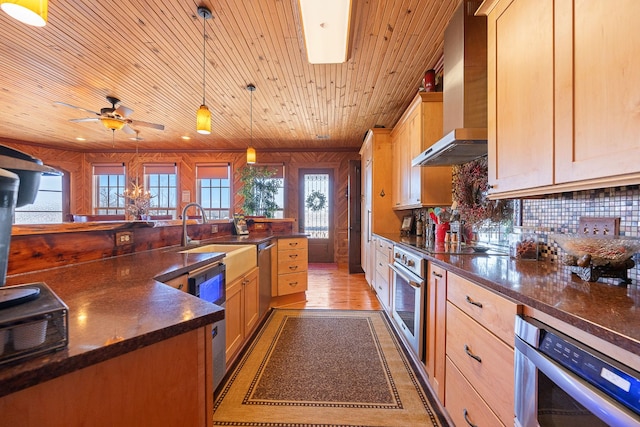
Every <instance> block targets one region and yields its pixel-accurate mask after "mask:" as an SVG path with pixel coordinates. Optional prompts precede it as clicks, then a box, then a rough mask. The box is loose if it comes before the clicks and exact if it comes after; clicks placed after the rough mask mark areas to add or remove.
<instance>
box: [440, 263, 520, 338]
mask: <svg viewBox="0 0 640 427" xmlns="http://www.w3.org/2000/svg"><path fill="white" fill-rule="evenodd" d="M447 280H448V282H447V283H448V286H447V299H448V300H449V301H451V302H452V303H453V304H455V305H456V306H458V308H459V309H460V310H462V311H464V312H465V313H467V314H468V315H469V316H471V317H472V318H473V319H474V320H476V321H477V322H478V323H480V324H481V325H483V326H484V327H485V328H487V329H489V330H490V331H491V332H493V333H494V334H495V335H496V336H498V338H500V339H501V340H502V341H504V342H506V343H507V344H509V345H510V346H511V347H513V346H514V323H515V316H516V314H518V313H520V311H521V310H522V306H521V305H519V304H516V303H515V302H513V301H510V300H508V299H506V298H504V297H501V296H500V295H498V294H496V293H494V292H491V291H489V290H487V289H485V288H483V287H481V286H480V285H476V284H475V283H472V282H470V281H468V280H466V279H463V278H462V277H460V276H457V275H455V274H451V273H449V275H448V279H447Z"/></svg>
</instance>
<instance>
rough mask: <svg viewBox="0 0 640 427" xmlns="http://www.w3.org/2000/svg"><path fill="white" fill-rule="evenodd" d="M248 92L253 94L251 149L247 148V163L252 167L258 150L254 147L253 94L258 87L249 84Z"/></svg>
mask: <svg viewBox="0 0 640 427" xmlns="http://www.w3.org/2000/svg"><path fill="white" fill-rule="evenodd" d="M247 90H248V91H249V92H251V113H250V115H249V120H250V123H251V139H250V140H249V148H247V163H248V164H250V165H252V164H254V163H255V162H256V149H255V148H253V147H252V145H253V92H255V91H256V87H255V86H254V85H252V84H248V85H247Z"/></svg>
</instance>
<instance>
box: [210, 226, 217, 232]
mask: <svg viewBox="0 0 640 427" xmlns="http://www.w3.org/2000/svg"><path fill="white" fill-rule="evenodd" d="M211 232H212V233H217V232H218V224H213V225H212V226H211Z"/></svg>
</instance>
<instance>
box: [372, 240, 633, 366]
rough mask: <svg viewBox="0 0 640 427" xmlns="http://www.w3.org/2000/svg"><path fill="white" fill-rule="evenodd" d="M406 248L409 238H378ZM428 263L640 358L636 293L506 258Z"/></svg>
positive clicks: (447, 257)
mask: <svg viewBox="0 0 640 427" xmlns="http://www.w3.org/2000/svg"><path fill="white" fill-rule="evenodd" d="M380 237H383V238H385V239H387V240H391V241H392V242H395V243H400V244H403V245H405V246H406V247H408V248H410V249H413V250H417V249H416V248H415V247H413V246H411V245H410V243H411V242H412V239H411V238H407V237H400V236H399V235H392V234H381V235H380ZM418 251H419V252H421V253H422V254H423V255H424V257H425V258H426V259H427V260H430V261H433V262H434V263H437V264H440V265H442V266H444V267H445V268H446V269H447V270H449V271H451V272H453V273H456V274H458V275H460V276H462V277H465V278H467V279H469V280H472V281H474V282H476V283H478V284H480V285H482V286H485V287H486V288H489V289H491V290H493V291H495V292H497V293H500V294H503V295H505V296H508V297H510V298H512V299H513V300H515V301H518V302H520V303H522V304H524V305H527V306H529V307H532V308H534V309H537V310H540V311H542V312H544V313H547V314H549V315H551V316H553V317H555V318H557V319H559V320H562V321H564V322H566V323H568V324H570V325H573V326H575V327H577V328H580V329H582V330H584V331H586V332H588V333H590V334H592V335H594V336H596V337H599V338H601V339H603V340H605V341H608V342H610V343H612V344H614V345H616V346H618V347H621V348H624V349H625V350H628V351H630V352H632V353H634V354H638V355H640V289H638V285H637V284H632V285H629V286H627V287H623V286H615V285H608V284H605V283H600V282H587V281H584V280H582V279H580V278H578V277H577V276H576V275H574V274H571V272H570V271H569V269H568V268H566V267H565V266H563V265H559V264H556V263H551V262H544V261H518V260H515V259H512V258H510V257H509V256H495V255H453V254H435V253H431V252H429V251H428V250H419V249H418Z"/></svg>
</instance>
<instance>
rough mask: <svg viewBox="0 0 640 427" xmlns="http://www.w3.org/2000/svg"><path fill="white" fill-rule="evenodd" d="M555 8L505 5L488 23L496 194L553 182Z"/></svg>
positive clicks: (524, 1)
mask: <svg viewBox="0 0 640 427" xmlns="http://www.w3.org/2000/svg"><path fill="white" fill-rule="evenodd" d="M555 3H558V2H555ZM553 4H554V2H552V1H540V0H515V1H511V2H510V1H502V2H500V3H499V4H498V5H497V6H496V8H495V9H494V10H493V11H492V12H491V13H490V14H489V16H488V19H487V34H488V70H487V72H488V111H489V114H488V136H489V140H488V153H489V184H490V185H491V186H492V187H493V188H492V190H490V192H491V193H502V192H507V191H513V190H521V189H527V188H533V187H539V186H544V185H551V184H552V183H553V150H554V110H553V102H554V82H553V74H554V57H553V52H554V49H553V46H554V45H553V36H554V27H553ZM592 71H593V70H592ZM599 71H600V70H599ZM565 96H568V97H571V94H570V92H567V93H565Z"/></svg>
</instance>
